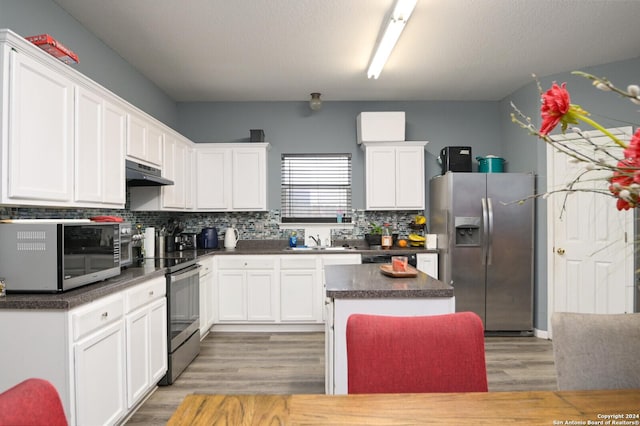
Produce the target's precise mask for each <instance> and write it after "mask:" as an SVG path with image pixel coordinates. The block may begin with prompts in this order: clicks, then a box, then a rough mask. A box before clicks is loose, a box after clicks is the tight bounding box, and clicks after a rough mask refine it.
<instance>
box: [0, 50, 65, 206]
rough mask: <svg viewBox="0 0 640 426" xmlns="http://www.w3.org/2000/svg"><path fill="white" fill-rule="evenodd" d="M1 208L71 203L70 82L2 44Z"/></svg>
mask: <svg viewBox="0 0 640 426" xmlns="http://www.w3.org/2000/svg"><path fill="white" fill-rule="evenodd" d="M0 49H1V55H2V56H1V65H2V69H1V70H2V86H1V87H2V88H1V89H0V90H2V92H0V93H1V95H2V96H1V99H2V103H1V108H2V114H1V117H2V124H1V125H0V128H2V129H3V130H2V133H1V137H2V147H3V149H2V152H3V155H2V166H1V167H2V190H1V197H0V198H1V202H2V203H3V204H27V205H64V204H65V203H69V202H71V201H72V200H73V120H74V117H73V111H74V106H73V102H74V96H73V94H74V85H73V82H72V81H71V79H69V78H68V77H67V76H65V75H62V74H60V73H56V72H52V71H51V70H50V69H49V68H48V67H47V66H46V64H44V63H43V62H42V61H39V60H36V59H33V58H32V57H30V56H29V55H25V54H22V53H19V52H18V51H16V50H13V49H12V48H11V47H10V46H8V45H6V44H0Z"/></svg>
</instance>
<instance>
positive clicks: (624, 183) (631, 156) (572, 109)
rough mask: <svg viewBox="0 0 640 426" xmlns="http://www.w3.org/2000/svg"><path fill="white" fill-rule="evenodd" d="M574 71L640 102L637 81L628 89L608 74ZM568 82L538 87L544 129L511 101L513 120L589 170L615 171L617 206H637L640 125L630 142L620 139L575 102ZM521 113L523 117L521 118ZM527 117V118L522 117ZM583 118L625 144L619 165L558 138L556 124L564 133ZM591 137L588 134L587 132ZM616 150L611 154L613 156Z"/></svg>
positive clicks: (639, 195)
mask: <svg viewBox="0 0 640 426" xmlns="http://www.w3.org/2000/svg"><path fill="white" fill-rule="evenodd" d="M574 74H578V75H581V76H583V77H586V78H588V79H590V80H592V81H593V84H594V86H596V87H597V88H598V89H600V90H604V91H613V92H616V93H618V94H619V95H621V96H623V97H626V98H629V99H630V100H631V101H632V102H634V103H636V104H640V87H638V86H636V85H630V86H629V87H628V88H627V90H626V91H624V90H621V89H619V88H617V87H616V86H614V85H613V84H612V83H611V82H609V81H608V80H607V79H604V78H598V77H595V76H593V75H591V74H586V73H582V72H575V73H574ZM566 85H567V84H566V83H562V85H560V86H559V85H558V84H557V83H555V82H554V83H553V84H552V86H551V88H549V89H548V90H547V91H546V92H544V93H543V92H542V90H541V88H540V85H538V90H539V91H540V94H541V102H542V105H541V107H540V115H541V118H542V124H541V126H540V129H539V130H537V129H535V128H534V127H533V125H532V124H531V119H530V118H528V117H526V116H524V115H523V114H522V113H521V112H520V111H519V110H518V109H517V108H516V107H515V105H513V103H512V104H511V106H512V108H513V109H514V110H515V111H516V112H515V113H512V114H511V119H512V121H514V122H516V123H518V124H520V126H521V127H523V128H526V129H528V130H529V131H530V133H532V134H534V135H536V136H538V137H539V138H540V139H543V140H544V141H545V142H547V143H550V144H552V145H553V146H554V147H556V148H557V149H559V150H560V151H562V152H564V153H565V154H567V155H569V156H571V157H573V158H574V159H576V160H578V161H581V162H586V163H587V169H588V170H603V169H608V170H610V171H611V172H612V175H611V177H610V178H609V179H608V181H609V188H608V189H609V192H610V194H611V195H613V196H614V197H615V198H616V199H617V202H616V207H617V209H618V210H628V209H630V208H636V207H639V206H640V129H638V130H637V131H636V132H635V134H634V135H633V137H632V138H631V141H630V142H629V144H628V145H627V144H626V143H624V142H622V141H621V140H620V139H618V138H617V137H616V136H615V135H613V134H612V133H611V132H609V131H608V130H607V129H605V128H604V127H602V126H601V125H600V124H598V123H597V122H595V121H594V120H592V119H591V118H589V117H588V116H589V113H588V112H587V111H585V110H584V109H582V108H581V107H580V106H579V105H575V104H572V103H571V97H570V95H569V91H568V90H567V88H566ZM517 117H520V118H521V119H519V118H517ZM522 119H524V120H522ZM580 121H582V122H584V123H587V124H589V125H590V126H591V127H593V128H594V129H597V130H599V131H600V132H602V133H603V134H604V135H606V136H607V137H609V138H610V139H611V140H612V141H613V142H614V143H615V144H616V145H618V146H619V147H622V148H624V151H623V157H622V158H619V159H617V164H616V165H615V166H613V165H611V164H609V162H607V161H604V160H601V159H597V158H593V157H589V156H587V155H586V154H584V153H582V152H580V151H578V150H575V149H573V148H572V147H569V146H567V145H566V142H562V141H558V140H556V139H554V138H552V137H551V136H549V133H550V132H551V131H553V129H555V128H556V126H557V125H558V124H561V129H562V133H565V132H566V130H567V128H568V127H569V125H576V124H578V123H579V122H580ZM572 130H573V131H575V132H576V133H578V134H581V135H583V134H582V132H581V130H580V129H578V128H575V127H574V128H573V129H572ZM584 138H585V139H587V140H589V138H588V137H586V136H584ZM611 156H612V154H610V155H609V157H611ZM572 190H573V188H568V189H566V190H563V191H572Z"/></svg>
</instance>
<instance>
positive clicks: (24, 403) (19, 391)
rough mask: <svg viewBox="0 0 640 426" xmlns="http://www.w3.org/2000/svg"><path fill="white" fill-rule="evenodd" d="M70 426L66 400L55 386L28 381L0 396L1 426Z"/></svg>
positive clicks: (44, 382) (39, 380)
mask: <svg viewBox="0 0 640 426" xmlns="http://www.w3.org/2000/svg"><path fill="white" fill-rule="evenodd" d="M22 425H24V426H66V425H67V418H66V416H65V414H64V408H63V407H62V401H60V396H59V395H58V391H57V390H56V388H55V387H53V385H52V384H51V383H50V382H48V381H46V380H42V379H27V380H25V381H23V382H20V383H18V384H17V385H15V386H14V387H12V388H10V389H7V390H6V391H4V392H3V393H0V426H22Z"/></svg>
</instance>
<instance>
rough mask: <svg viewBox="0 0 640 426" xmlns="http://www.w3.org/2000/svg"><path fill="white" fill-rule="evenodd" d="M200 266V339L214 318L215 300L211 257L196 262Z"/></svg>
mask: <svg viewBox="0 0 640 426" xmlns="http://www.w3.org/2000/svg"><path fill="white" fill-rule="evenodd" d="M198 264H199V265H200V338H201V339H202V338H203V337H204V336H206V334H207V333H208V332H209V328H210V327H211V326H212V325H213V321H214V317H215V309H214V308H215V306H216V298H214V294H215V292H214V290H215V289H214V285H215V280H214V273H213V265H214V262H213V257H211V256H209V257H205V258H204V259H202V260H199V261H198Z"/></svg>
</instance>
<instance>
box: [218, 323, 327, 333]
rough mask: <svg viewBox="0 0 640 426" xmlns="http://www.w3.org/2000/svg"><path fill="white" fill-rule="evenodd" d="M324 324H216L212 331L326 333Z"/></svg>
mask: <svg viewBox="0 0 640 426" xmlns="http://www.w3.org/2000/svg"><path fill="white" fill-rule="evenodd" d="M324 329H325V326H324V324H214V325H213V326H212V327H211V329H210V331H212V332H220V333H225V332H228V333H255V332H264V333H310V332H318V331H324Z"/></svg>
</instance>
